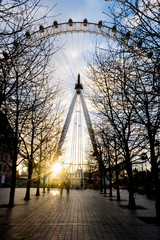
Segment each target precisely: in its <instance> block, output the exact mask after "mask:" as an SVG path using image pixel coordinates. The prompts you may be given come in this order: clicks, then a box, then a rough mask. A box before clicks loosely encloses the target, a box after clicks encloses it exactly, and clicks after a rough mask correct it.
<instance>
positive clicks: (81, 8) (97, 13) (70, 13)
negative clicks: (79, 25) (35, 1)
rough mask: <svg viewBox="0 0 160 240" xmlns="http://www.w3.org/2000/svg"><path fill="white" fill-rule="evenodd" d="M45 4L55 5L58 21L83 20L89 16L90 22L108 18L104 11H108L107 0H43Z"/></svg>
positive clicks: (54, 10)
mask: <svg viewBox="0 0 160 240" xmlns="http://www.w3.org/2000/svg"><path fill="white" fill-rule="evenodd" d="M42 3H43V4H44V5H49V6H54V5H55V4H57V5H56V7H55V8H54V9H53V14H54V15H55V16H56V15H58V14H60V15H59V16H57V17H55V19H56V20H57V21H58V22H67V21H68V19H69V18H72V19H73V21H82V20H83V19H84V18H87V19H88V21H89V22H97V21H99V20H106V16H105V15H104V14H103V13H102V12H103V11H104V12H106V11H107V6H108V4H109V3H107V2H106V1H105V0H42Z"/></svg>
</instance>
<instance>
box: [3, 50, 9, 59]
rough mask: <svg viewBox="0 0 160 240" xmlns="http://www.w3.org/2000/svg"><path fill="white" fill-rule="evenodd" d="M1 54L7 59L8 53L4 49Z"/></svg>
mask: <svg viewBox="0 0 160 240" xmlns="http://www.w3.org/2000/svg"><path fill="white" fill-rule="evenodd" d="M2 54H3V57H4V58H5V59H6V60H7V59H8V53H7V52H6V51H3V52H2Z"/></svg>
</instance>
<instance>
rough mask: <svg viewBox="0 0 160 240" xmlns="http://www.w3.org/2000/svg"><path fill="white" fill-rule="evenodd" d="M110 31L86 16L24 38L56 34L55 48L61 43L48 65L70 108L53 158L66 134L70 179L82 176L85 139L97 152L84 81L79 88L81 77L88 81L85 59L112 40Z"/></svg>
mask: <svg viewBox="0 0 160 240" xmlns="http://www.w3.org/2000/svg"><path fill="white" fill-rule="evenodd" d="M111 31H112V29H110V28H108V27H106V26H104V25H103V23H102V21H99V22H98V23H89V22H88V21H87V19H84V21H83V22H73V21H72V19H69V20H68V22H67V23H60V24H58V22H57V21H54V23H53V25H52V26H49V27H45V28H44V27H43V26H42V25H41V26H40V27H39V30H38V31H37V32H34V33H32V34H31V33H29V32H27V33H26V41H28V42H29V43H31V44H33V43H36V42H37V41H39V40H43V39H46V38H49V37H55V46H56V45H57V48H58V47H59V46H60V50H59V51H57V52H56V53H55V54H54V56H53V59H52V61H51V63H50V65H51V67H52V68H54V69H55V71H54V83H55V79H56V81H57V82H58V83H59V84H61V85H62V87H63V89H64V88H66V96H65V97H64V98H65V100H64V101H65V106H67V109H69V110H68V113H67V115H66V120H65V121H64V126H63V130H62V133H61V137H60V141H59V145H58V150H57V153H56V158H57V159H58V157H59V156H60V153H61V152H63V147H64V145H65V142H66V141H65V140H66V139H67V134H70V135H69V137H68V142H69V145H67V144H66V146H65V147H64V148H65V150H66V148H67V152H68V153H67V154H66V157H64V158H63V160H62V162H63V164H65V167H66V169H67V171H68V175H69V177H70V178H71V179H84V170H85V165H86V160H85V151H86V141H89V139H90V142H91V144H92V146H93V152H94V154H95V153H96V154H98V151H97V146H96V141H95V137H94V132H93V129H92V124H91V120H90V116H89V112H88V108H87V104H86V101H85V99H84V97H83V90H84V91H85V84H83V87H82V84H81V82H80V76H81V79H82V82H83V83H84V81H87V77H86V75H85V72H86V69H87V61H86V60H88V59H89V58H90V55H91V53H93V52H95V48H99V49H104V48H106V46H107V41H108V39H112V35H111ZM77 75H78V82H77ZM67 92H68V93H69V94H67ZM86 131H87V132H88V135H89V137H88V138H87V140H86V139H85V138H86V136H84V135H85V133H86ZM87 144H88V143H87Z"/></svg>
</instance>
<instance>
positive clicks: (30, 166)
mask: <svg viewBox="0 0 160 240" xmlns="http://www.w3.org/2000/svg"><path fill="white" fill-rule="evenodd" d="M32 162H33V161H32V159H29V163H28V180H27V189H26V195H25V198H24V200H30V188H31V182H32V179H31V178H32V169H33V166H32V165H33V164H32Z"/></svg>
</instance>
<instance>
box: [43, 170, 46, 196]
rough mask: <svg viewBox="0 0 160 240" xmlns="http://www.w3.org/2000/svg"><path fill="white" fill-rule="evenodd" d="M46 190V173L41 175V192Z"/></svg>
mask: <svg viewBox="0 0 160 240" xmlns="http://www.w3.org/2000/svg"><path fill="white" fill-rule="evenodd" d="M45 192H46V175H45V174H44V176H43V193H45Z"/></svg>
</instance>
